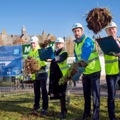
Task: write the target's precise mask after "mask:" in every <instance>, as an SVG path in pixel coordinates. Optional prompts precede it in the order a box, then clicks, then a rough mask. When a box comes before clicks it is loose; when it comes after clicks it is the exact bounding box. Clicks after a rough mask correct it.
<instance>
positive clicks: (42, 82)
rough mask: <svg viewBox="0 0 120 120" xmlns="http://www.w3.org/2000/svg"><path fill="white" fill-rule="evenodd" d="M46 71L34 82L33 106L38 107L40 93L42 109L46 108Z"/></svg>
mask: <svg viewBox="0 0 120 120" xmlns="http://www.w3.org/2000/svg"><path fill="white" fill-rule="evenodd" d="M46 83H47V73H46V74H43V75H42V77H41V78H39V80H38V79H37V80H35V82H34V95H35V97H34V107H40V97H41V93H42V109H44V110H47V109H48V94H47V88H46Z"/></svg>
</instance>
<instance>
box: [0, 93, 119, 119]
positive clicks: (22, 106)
mask: <svg viewBox="0 0 120 120" xmlns="http://www.w3.org/2000/svg"><path fill="white" fill-rule="evenodd" d="M33 101H34V96H33V94H32V93H26V94H19V95H13V96H4V97H2V101H1V102H0V120H60V119H59V114H60V101H59V100H49V108H48V115H47V116H45V117H41V116H40V111H38V112H37V114H35V115H32V114H31V108H32V107H33ZM115 103H116V117H117V120H120V99H116V101H115ZM40 104H41V102H40ZM67 109H68V113H67V118H66V120H76V119H77V120H78V118H80V117H81V116H82V114H83V109H84V99H83V96H81V95H76V94H71V95H70V103H69V104H68V102H67ZM88 120H91V119H88ZM100 120H109V118H108V112H107V99H106V98H105V97H101V106H100Z"/></svg>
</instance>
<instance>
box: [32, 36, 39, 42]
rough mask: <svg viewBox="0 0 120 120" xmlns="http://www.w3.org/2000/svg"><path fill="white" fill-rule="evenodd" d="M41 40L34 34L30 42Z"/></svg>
mask: <svg viewBox="0 0 120 120" xmlns="http://www.w3.org/2000/svg"><path fill="white" fill-rule="evenodd" d="M38 41H39V40H38V37H36V36H33V37H32V38H31V39H30V42H31V43H32V42H38Z"/></svg>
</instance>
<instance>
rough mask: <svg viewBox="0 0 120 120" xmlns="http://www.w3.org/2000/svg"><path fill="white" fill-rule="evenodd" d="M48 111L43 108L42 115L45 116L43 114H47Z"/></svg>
mask: <svg viewBox="0 0 120 120" xmlns="http://www.w3.org/2000/svg"><path fill="white" fill-rule="evenodd" d="M47 113H48V112H47V110H44V109H42V111H41V113H40V115H42V116H43V115H47Z"/></svg>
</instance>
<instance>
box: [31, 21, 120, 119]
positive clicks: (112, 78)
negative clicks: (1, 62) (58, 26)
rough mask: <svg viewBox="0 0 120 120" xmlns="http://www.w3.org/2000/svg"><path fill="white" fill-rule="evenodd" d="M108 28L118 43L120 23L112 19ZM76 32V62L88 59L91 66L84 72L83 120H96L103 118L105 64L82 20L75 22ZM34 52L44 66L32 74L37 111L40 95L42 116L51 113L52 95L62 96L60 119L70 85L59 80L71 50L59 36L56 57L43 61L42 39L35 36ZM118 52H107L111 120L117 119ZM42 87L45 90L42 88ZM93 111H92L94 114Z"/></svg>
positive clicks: (59, 97)
mask: <svg viewBox="0 0 120 120" xmlns="http://www.w3.org/2000/svg"><path fill="white" fill-rule="evenodd" d="M105 31H106V33H107V35H108V36H113V38H114V39H115V40H116V42H117V43H118V44H119V42H118V39H117V35H116V34H117V25H116V24H115V23H114V22H111V23H110V24H109V25H108V26H107V27H106V28H105ZM72 32H73V34H74V37H75V40H74V56H75V61H79V60H85V61H87V62H88V66H87V67H86V68H85V69H84V72H83V74H82V84H83V95H84V101H85V102H84V113H83V116H82V117H81V118H80V120H84V119H86V118H88V117H92V119H93V120H99V113H100V75H101V65H100V60H99V54H98V52H97V51H96V45H95V41H94V40H93V39H91V38H90V37H87V36H86V35H85V34H84V27H83V26H82V25H81V24H80V23H75V24H74V25H73V27H72ZM30 43H31V48H32V49H31V51H30V53H29V56H31V57H34V58H35V59H37V60H38V61H39V64H40V66H41V69H40V71H39V72H38V73H37V75H36V74H31V75H30V76H31V77H32V78H33V79H35V82H34V95H35V96H34V106H33V111H36V110H38V109H39V108H40V104H39V102H40V95H41V93H42V106H41V108H42V111H41V115H47V112H48V111H47V110H48V95H50V99H60V106H61V112H60V119H65V118H66V113H67V108H66V88H67V83H66V84H64V85H59V79H60V78H61V77H63V76H64V75H65V74H66V73H67V70H68V68H69V66H68V65H67V58H68V53H67V51H66V50H65V47H64V39H63V38H61V37H59V38H57V40H56V41H55V47H56V48H55V51H54V56H55V58H54V59H46V60H45V61H42V60H40V58H39V54H38V49H40V46H39V44H38V38H37V37H36V36H33V37H32V38H31V40H30ZM119 56H120V55H119V53H118V54H114V55H113V56H111V55H106V54H104V58H105V71H106V82H107V88H108V99H107V104H108V113H109V118H110V120H116V117H115V94H116V87H115V86H116V81H117V79H118V76H119V66H118V57H119ZM47 62H50V70H49V72H48V73H49V90H48V91H47V88H46V82H47V77H48V73H47V72H46V66H47ZM40 90H41V91H40ZM91 96H92V97H93V98H92V100H93V112H91ZM91 113H92V114H91Z"/></svg>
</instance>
